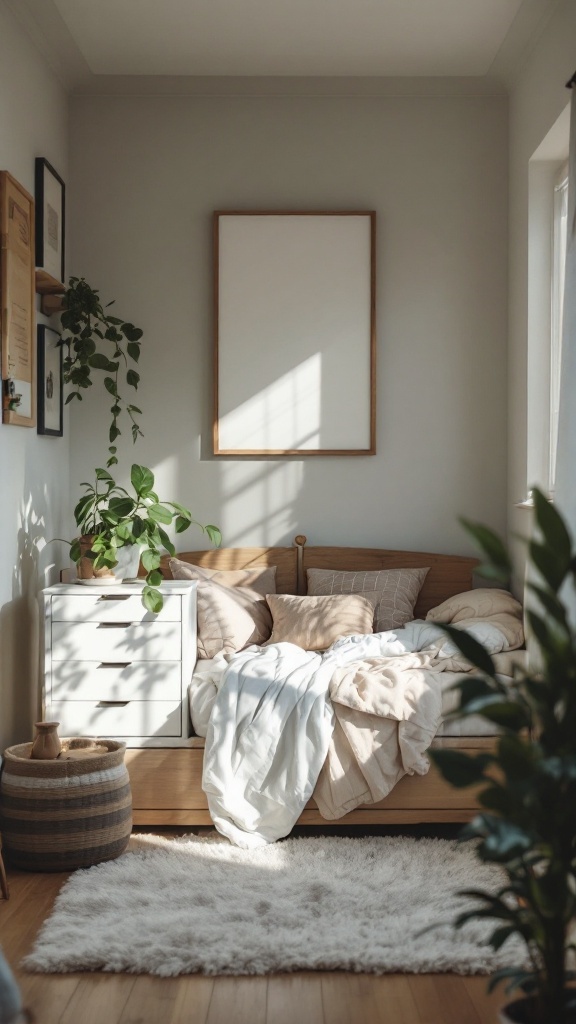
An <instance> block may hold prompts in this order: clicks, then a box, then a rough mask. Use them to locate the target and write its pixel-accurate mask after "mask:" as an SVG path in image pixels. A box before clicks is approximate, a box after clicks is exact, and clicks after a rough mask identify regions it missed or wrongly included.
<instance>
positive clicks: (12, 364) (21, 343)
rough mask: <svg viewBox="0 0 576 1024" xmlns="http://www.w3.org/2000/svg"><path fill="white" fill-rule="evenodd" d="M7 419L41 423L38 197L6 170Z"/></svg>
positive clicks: (0, 191)
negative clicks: (38, 416)
mask: <svg viewBox="0 0 576 1024" xmlns="http://www.w3.org/2000/svg"><path fill="white" fill-rule="evenodd" d="M0 238H1V249H0V292H1V299H2V303H1V310H2V318H1V342H2V422H3V423H10V424H13V425H15V426H20V427H34V426H36V337H35V333H36V332H35V330H34V300H35V281H34V200H33V198H32V196H31V195H30V194H29V193H28V192H27V191H26V189H24V188H23V187H22V185H20V184H19V182H17V181H16V179H15V178H13V177H12V175H11V174H10V173H9V172H8V171H0Z"/></svg>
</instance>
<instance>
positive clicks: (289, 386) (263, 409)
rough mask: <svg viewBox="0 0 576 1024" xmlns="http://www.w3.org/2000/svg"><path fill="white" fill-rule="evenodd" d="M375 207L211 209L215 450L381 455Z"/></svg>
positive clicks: (253, 453) (256, 454) (250, 452)
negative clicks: (377, 443)
mask: <svg viewBox="0 0 576 1024" xmlns="http://www.w3.org/2000/svg"><path fill="white" fill-rule="evenodd" d="M375 232H376V214H375V213H374V212H372V211H367V212H364V211H361V212H357V211H347V212H342V213H332V212H327V213H325V212H321V213H300V212H298V213H294V212H276V211H262V212H237V211H219V212H217V213H215V214H214V250H215V259H214V263H215V358H214V366H215V371H214V372H215V381H214V392H215V415H214V453H215V455H224V456H226V455H252V456H258V455H297V456H303V455H374V454H375V450H376V449H375V433H376V423H375V418H376V415H375V405H376V402H375Z"/></svg>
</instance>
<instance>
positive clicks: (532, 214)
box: [518, 104, 570, 505]
mask: <svg viewBox="0 0 576 1024" xmlns="http://www.w3.org/2000/svg"><path fill="white" fill-rule="evenodd" d="M569 134H570V105H569V104H568V105H567V106H566V108H565V109H564V111H563V112H562V114H561V115H560V117H559V118H558V119H557V121H556V122H555V124H554V125H553V126H552V128H551V129H550V131H549V132H548V134H547V135H546V137H545V138H544V139H543V140H542V142H541V143H540V145H539V146H538V149H537V150H536V151H535V152H534V154H533V155H532V157H531V159H530V161H529V165H528V282H527V283H528V296H527V298H528V307H527V313H528V324H527V327H528V335H527V342H528V352H527V355H528V360H527V382H526V383H527V396H526V397H527V421H526V428H527V434H526V440H527V447H526V454H527V460H526V486H527V488H530V487H534V486H537V487H539V488H540V490H542V491H544V493H546V494H549V495H550V496H551V497H552V496H553V494H554V482H555V481H554V477H555V469H556V450H557V442H558V412H559V398H560V372H561V366H560V363H561V348H562V314H563V300H564V275H565V266H566V239H567V200H568V164H567V155H568V142H569ZM518 497H519V498H520V499H521V500H520V504H521V505H525V504H528V505H530V495H528V500H527V501H526V499H524V500H522V496H521V495H518Z"/></svg>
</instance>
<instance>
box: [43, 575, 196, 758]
mask: <svg viewBox="0 0 576 1024" xmlns="http://www.w3.org/2000/svg"><path fill="white" fill-rule="evenodd" d="M143 586H144V584H143V583H129V584H120V585H118V586H114V587H105V586H95V587H92V586H90V587H87V586H82V585H81V584H75V583H61V584H57V585H56V586H54V587H48V588H47V589H46V590H44V591H43V601H44V655H45V656H44V687H43V715H44V718H45V719H46V720H48V721H57V722H60V730H59V732H60V735H61V736H103V737H107V738H109V739H119V740H123V741H124V742H125V743H126V744H127V746H129V747H186V746H189V745H190V739H189V735H190V725H189V712H188V699H187V693H188V685H189V683H190V680H191V678H192V672H193V670H194V665H195V662H196V583H194V582H181V581H176V580H175V581H166V582H165V583H162V585H161V587H160V590H161V592H162V595H163V597H164V607H163V608H162V610H161V611H160V612H159V613H158V614H153V613H152V612H148V611H146V609H145V608H144V607H143V605H142V601H141V593H142V589H143Z"/></svg>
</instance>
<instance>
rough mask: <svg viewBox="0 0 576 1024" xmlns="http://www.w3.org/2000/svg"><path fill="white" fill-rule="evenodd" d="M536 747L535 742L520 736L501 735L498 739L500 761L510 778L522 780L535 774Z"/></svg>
mask: <svg viewBox="0 0 576 1024" xmlns="http://www.w3.org/2000/svg"><path fill="white" fill-rule="evenodd" d="M536 749H537V748H535V746H534V744H533V743H530V742H525V741H524V740H522V739H520V737H519V736H510V735H506V736H501V737H500V739H499V740H498V761H499V763H500V765H501V766H502V768H503V769H504V772H505V773H506V775H507V777H508V778H509V779H512V780H515V781H520V780H523V779H527V778H531V777H532V776H533V775H534V767H535V759H536V756H537V755H536Z"/></svg>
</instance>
